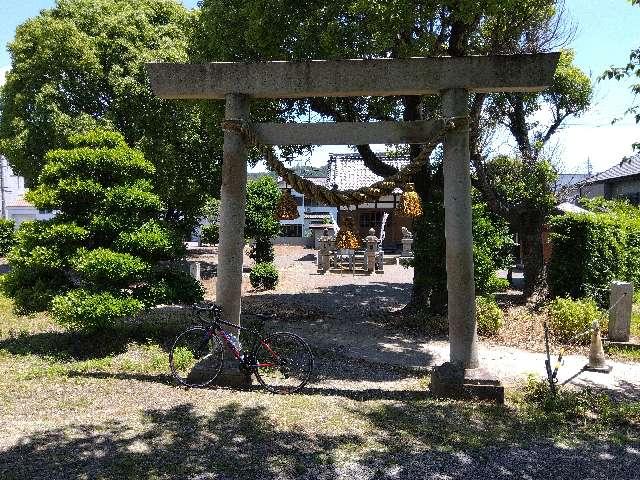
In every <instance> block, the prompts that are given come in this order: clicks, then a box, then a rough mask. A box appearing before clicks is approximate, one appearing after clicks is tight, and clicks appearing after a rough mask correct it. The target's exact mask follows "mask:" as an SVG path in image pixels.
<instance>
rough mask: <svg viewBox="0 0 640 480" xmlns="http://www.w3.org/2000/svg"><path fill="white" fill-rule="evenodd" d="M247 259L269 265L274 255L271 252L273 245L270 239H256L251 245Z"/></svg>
mask: <svg viewBox="0 0 640 480" xmlns="http://www.w3.org/2000/svg"><path fill="white" fill-rule="evenodd" d="M249 258H251V259H252V260H253V261H254V262H256V263H270V262H273V259H274V258H275V254H274V252H273V245H272V244H271V239H269V238H267V237H258V238H256V239H255V242H254V243H253V244H252V245H251V249H250V250H249Z"/></svg>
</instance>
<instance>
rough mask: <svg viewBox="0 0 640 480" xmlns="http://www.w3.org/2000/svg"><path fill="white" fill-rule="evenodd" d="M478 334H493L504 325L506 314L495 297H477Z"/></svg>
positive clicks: (487, 335)
mask: <svg viewBox="0 0 640 480" xmlns="http://www.w3.org/2000/svg"><path fill="white" fill-rule="evenodd" d="M476 322H477V324H478V334H479V335H482V336H486V337H489V336H492V335H495V334H496V333H498V330H500V327H502V326H503V325H504V314H503V313H502V310H501V309H500V307H499V306H498V304H497V303H496V301H495V299H494V298H493V297H489V296H485V297H476Z"/></svg>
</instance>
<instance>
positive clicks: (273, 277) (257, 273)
mask: <svg viewBox="0 0 640 480" xmlns="http://www.w3.org/2000/svg"><path fill="white" fill-rule="evenodd" d="M249 281H250V282H251V286H252V287H253V288H263V289H265V290H273V289H274V288H276V285H277V284H278V269H277V268H276V267H275V265H274V264H273V263H257V264H256V265H255V267H253V268H252V269H251V273H250V274H249Z"/></svg>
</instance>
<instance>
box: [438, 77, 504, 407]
mask: <svg viewBox="0 0 640 480" xmlns="http://www.w3.org/2000/svg"><path fill="white" fill-rule="evenodd" d="M441 99H442V112H443V115H444V117H445V118H460V117H468V115H469V107H468V105H469V94H468V91H467V90H465V89H462V88H454V89H449V90H444V91H442V93H441ZM469 157H470V155H469V124H468V122H462V123H461V124H460V125H459V126H458V127H457V128H455V129H454V130H452V131H450V132H448V133H447V135H446V137H445V141H444V160H443V173H444V234H445V238H446V266H447V317H448V320H449V358H450V361H449V362H447V363H445V364H443V365H440V366H438V367H435V368H434V370H433V372H432V375H431V387H430V388H431V391H432V392H433V393H434V394H436V395H440V396H447V397H449V396H453V397H477V398H484V399H490V400H495V401H497V402H498V403H504V387H503V386H502V384H501V383H500V381H499V380H498V378H497V377H495V376H494V375H492V374H490V373H489V372H488V371H487V370H484V369H481V368H479V366H480V365H479V362H478V334H477V326H476V318H475V283H474V278H473V236H472V222H471V175H470V171H469V160H470V158H469Z"/></svg>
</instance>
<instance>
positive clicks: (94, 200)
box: [3, 130, 203, 328]
mask: <svg viewBox="0 0 640 480" xmlns="http://www.w3.org/2000/svg"><path fill="white" fill-rule="evenodd" d="M45 160H46V163H45V166H44V167H43V169H42V171H41V173H40V176H39V178H38V187H37V188H35V189H33V190H31V191H29V193H28V194H27V197H28V199H29V200H30V201H31V202H32V203H33V204H34V205H35V206H36V207H37V208H42V209H48V210H58V211H59V213H58V214H57V215H56V217H54V218H53V219H51V220H46V221H34V222H25V223H23V224H22V225H21V226H20V229H19V230H18V232H17V235H16V245H15V247H14V248H13V249H12V250H11V252H10V254H9V263H10V265H11V272H10V273H8V274H7V275H6V276H5V278H4V279H3V288H4V291H5V293H7V294H8V295H9V296H11V297H13V298H14V299H15V304H16V307H17V309H18V310H19V311H21V312H25V313H27V312H32V311H38V310H46V309H52V312H53V315H54V317H55V318H56V320H57V321H59V322H60V323H61V324H65V325H70V326H74V327H83V328H103V327H106V326H109V325H110V324H112V323H113V322H114V321H115V320H117V319H120V318H122V317H128V316H133V315H135V314H136V313H138V312H140V311H141V310H143V309H144V308H145V307H148V306H152V305H156V304H159V303H182V302H192V301H196V300H199V299H201V298H202V294H203V290H202V287H201V285H200V284H199V283H198V282H196V281H195V280H193V279H192V278H191V277H190V276H189V275H188V274H186V273H183V272H180V271H177V270H175V269H172V268H171V267H168V266H165V267H160V266H159V264H158V262H160V261H164V263H165V264H167V262H166V261H168V260H169V261H170V260H174V259H176V258H178V257H180V256H181V255H183V253H184V246H183V243H182V241H181V239H180V236H179V235H177V234H176V232H175V231H174V230H172V229H171V227H170V226H169V225H168V224H167V222H166V221H164V220H163V219H162V215H161V213H162V212H163V211H164V205H163V203H162V200H161V199H160V198H159V196H158V195H156V194H155V193H154V192H153V188H152V184H151V182H150V180H151V178H153V175H154V173H155V168H154V166H153V165H152V164H151V163H150V162H149V161H147V160H146V159H145V157H144V155H143V153H142V152H141V151H140V150H136V149H132V148H130V147H128V146H127V144H126V142H125V141H124V138H123V137H122V135H120V134H118V133H114V132H108V131H99V130H94V131H90V132H88V133H86V134H77V135H72V136H71V137H70V139H69V144H68V148H65V149H56V150H52V151H50V152H48V153H47V154H46V155H45Z"/></svg>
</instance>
